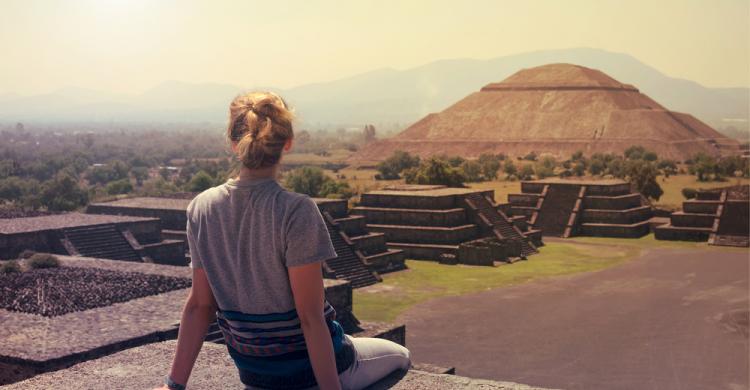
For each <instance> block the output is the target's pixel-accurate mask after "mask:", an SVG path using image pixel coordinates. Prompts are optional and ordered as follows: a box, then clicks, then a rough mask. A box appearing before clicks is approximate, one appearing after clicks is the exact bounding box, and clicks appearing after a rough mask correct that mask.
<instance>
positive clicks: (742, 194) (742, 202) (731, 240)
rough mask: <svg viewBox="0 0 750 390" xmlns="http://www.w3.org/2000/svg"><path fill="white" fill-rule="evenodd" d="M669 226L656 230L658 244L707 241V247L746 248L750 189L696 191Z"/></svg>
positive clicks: (749, 224)
mask: <svg viewBox="0 0 750 390" xmlns="http://www.w3.org/2000/svg"><path fill="white" fill-rule="evenodd" d="M669 220H670V221H669V223H667V224H664V225H661V226H657V227H656V228H655V229H654V234H655V236H656V239H658V240H682V241H707V242H708V243H709V244H710V245H721V246H740V247H747V246H749V243H750V187H749V186H747V185H744V186H733V187H727V188H717V189H713V190H703V191H698V194H697V196H696V198H695V199H689V200H686V201H684V202H683V203H682V210H681V211H676V212H674V213H672V214H671V215H670V218H669Z"/></svg>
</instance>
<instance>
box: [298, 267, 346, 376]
mask: <svg viewBox="0 0 750 390" xmlns="http://www.w3.org/2000/svg"><path fill="white" fill-rule="evenodd" d="M288 269H289V282H290V284H291V286H292V294H293V295H294V304H295V306H296V308H297V315H299V319H300V321H301V323H302V332H303V333H304V335H305V343H306V344H307V353H308V354H309V355H310V362H311V363H312V368H313V372H314V373H315V380H317V381H318V387H320V388H321V389H323V390H329V389H332V390H339V389H341V383H340V382H339V376H338V373H337V371H336V359H335V357H334V354H333V342H332V341H331V334H330V332H329V330H328V325H327V324H326V321H325V317H324V316H323V302H324V299H325V295H324V294H325V293H324V289H323V271H322V269H321V264H320V263H319V262H317V263H311V264H306V265H301V266H295V267H289V268H288Z"/></svg>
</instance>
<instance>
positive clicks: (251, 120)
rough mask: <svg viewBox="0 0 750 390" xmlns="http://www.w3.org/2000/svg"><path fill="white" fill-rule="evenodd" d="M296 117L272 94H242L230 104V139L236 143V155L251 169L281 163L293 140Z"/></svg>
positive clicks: (228, 128)
mask: <svg viewBox="0 0 750 390" xmlns="http://www.w3.org/2000/svg"><path fill="white" fill-rule="evenodd" d="M293 119H294V114H293V113H292V111H291V110H290V109H289V108H288V107H287V105H286V102H284V99H282V98H281V96H279V95H277V94H275V93H273V92H250V93H247V94H244V95H239V96H237V97H236V98H234V100H232V103H231V104H230V105H229V126H228V127H227V139H228V140H229V142H237V155H238V157H239V159H240V161H241V162H242V165H244V166H245V167H247V168H250V169H257V168H264V167H270V166H273V165H275V164H277V163H278V162H279V159H280V158H281V152H282V150H283V149H284V145H285V144H286V142H287V141H288V140H290V139H292V138H293V137H294V130H293V129H292V120H293Z"/></svg>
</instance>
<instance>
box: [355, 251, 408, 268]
mask: <svg viewBox="0 0 750 390" xmlns="http://www.w3.org/2000/svg"><path fill="white" fill-rule="evenodd" d="M405 260H406V256H405V253H404V251H403V250H400V249H386V250H385V251H384V252H381V253H377V254H374V255H371V256H367V257H365V263H366V264H367V267H368V268H371V269H374V270H375V272H377V273H379V274H384V273H388V272H393V271H400V270H402V269H406V264H405V263H404V261H405Z"/></svg>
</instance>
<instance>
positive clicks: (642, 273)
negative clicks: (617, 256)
mask: <svg viewBox="0 0 750 390" xmlns="http://www.w3.org/2000/svg"><path fill="white" fill-rule="evenodd" d="M748 264H749V261H748V252H746V251H745V252H742V251H722V250H717V249H714V248H710V247H705V248H700V249H664V248H659V249H653V250H648V251H644V255H643V256H642V257H641V258H639V259H637V260H633V261H630V262H628V263H626V264H623V265H621V266H617V267H614V268H610V269H606V270H603V271H599V272H593V273H587V274H581V275H575V276H570V277H563V278H554V279H546V280H541V281H537V282H532V283H527V284H523V285H519V286H513V287H508V288H501V289H495V290H491V291H487V292H482V293H478V294H472V295H465V296H461V297H449V298H440V299H435V300H432V301H429V302H426V303H423V304H419V305H417V306H415V307H413V308H411V309H410V310H409V311H407V312H406V313H404V314H403V315H402V316H401V317H400V318H399V321H403V322H405V323H406V324H407V345H408V347H409V349H411V351H412V353H413V357H414V360H415V361H420V362H428V363H433V364H438V365H442V366H455V367H456V368H457V373H458V374H459V375H466V376H471V377H478V378H488V379H498V380H507V381H514V382H520V383H527V384H530V385H538V386H544V387H557V388H565V389H681V390H683V389H709V388H710V389H732V390H736V389H747V388H748V365H749V362H748Z"/></svg>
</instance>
